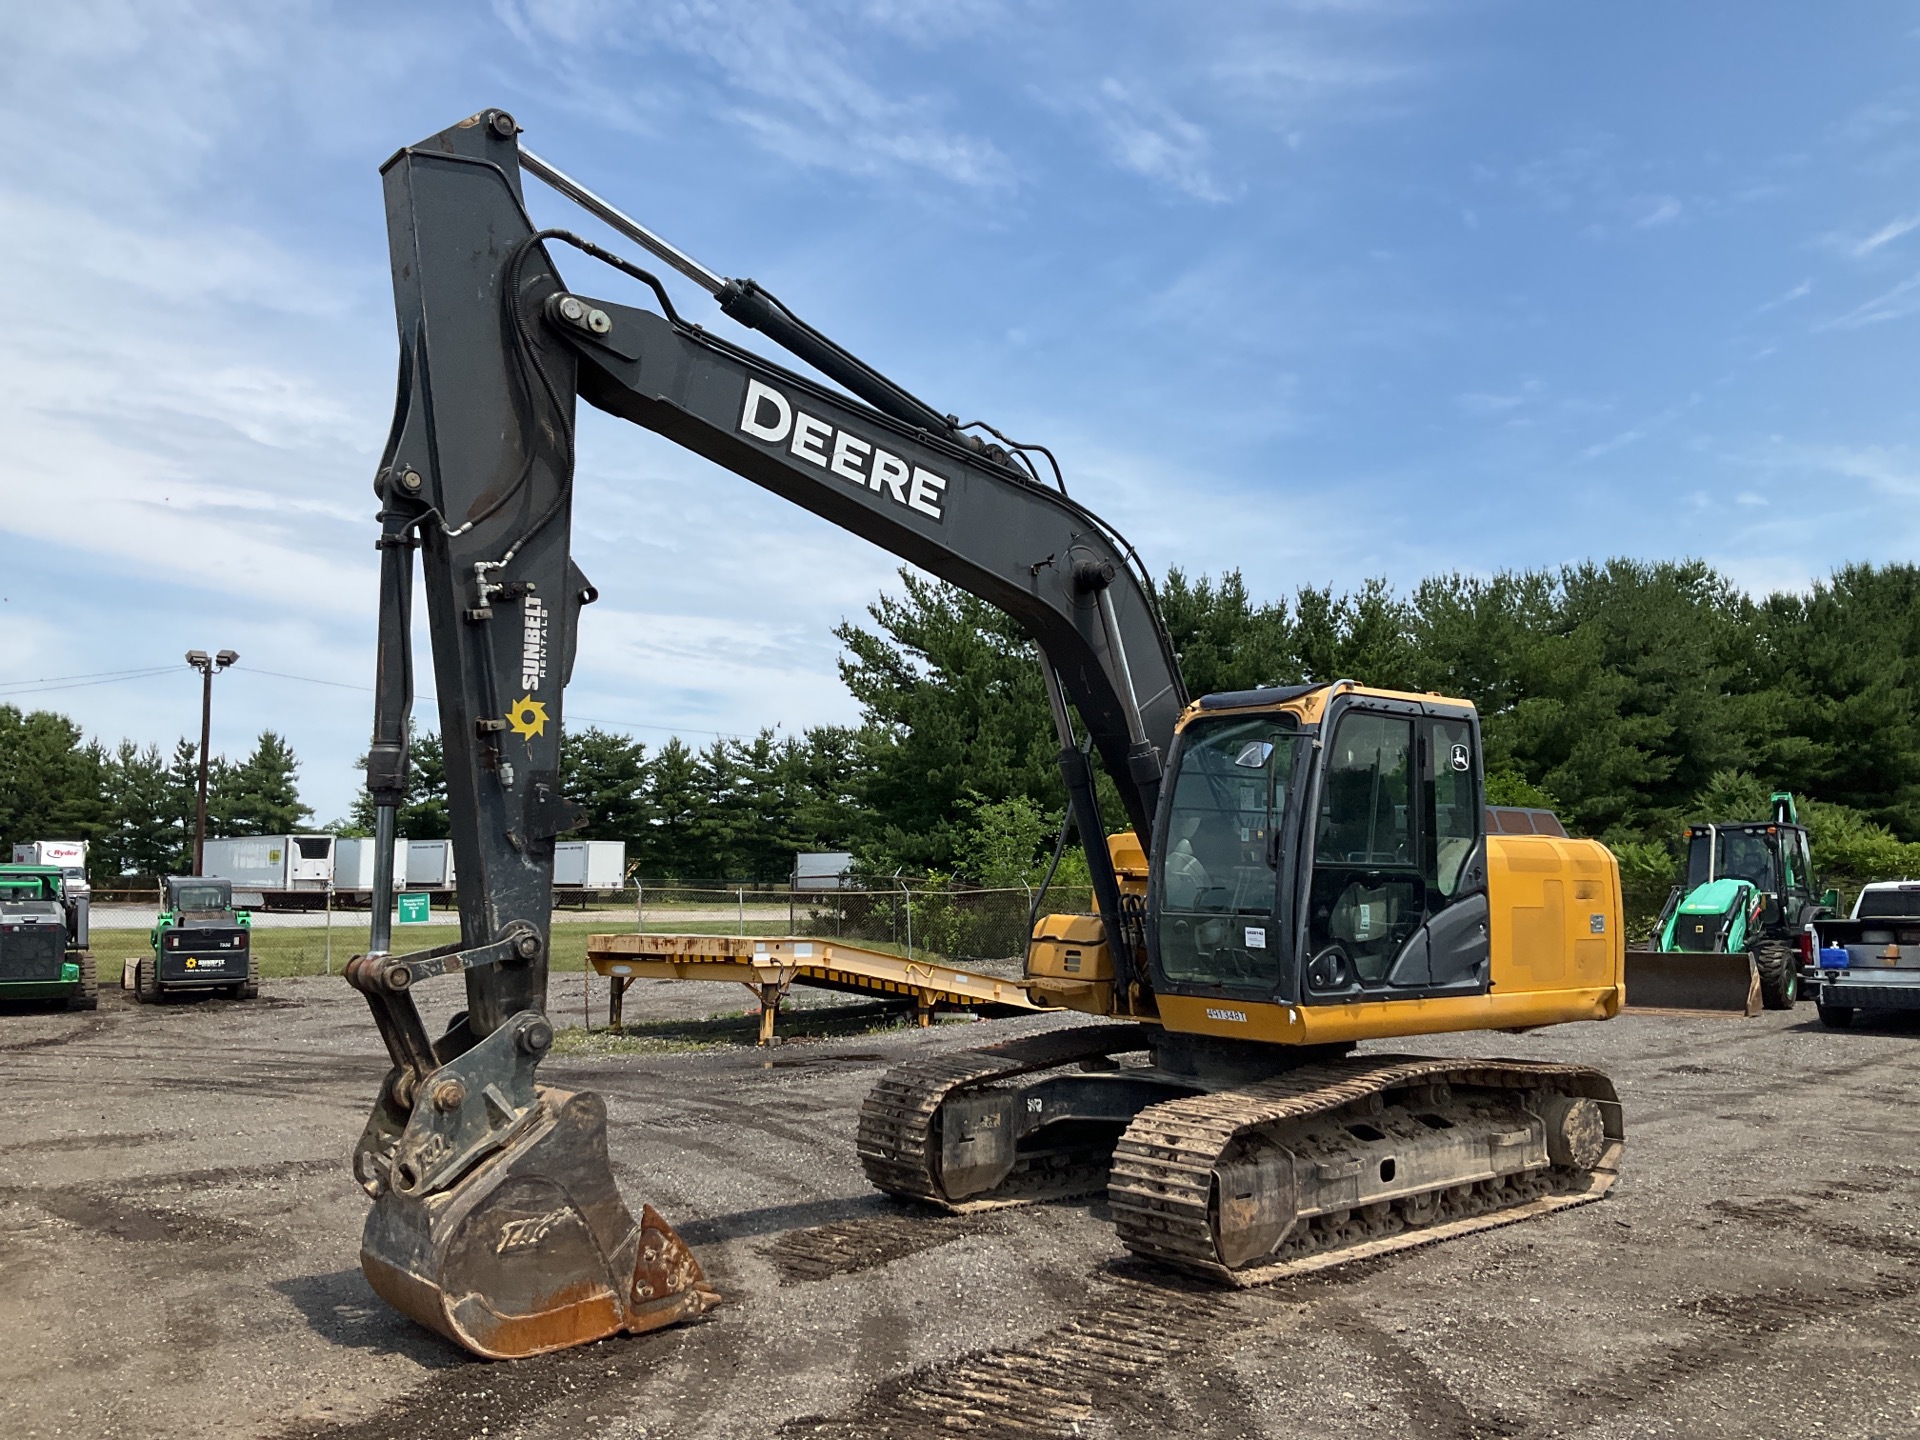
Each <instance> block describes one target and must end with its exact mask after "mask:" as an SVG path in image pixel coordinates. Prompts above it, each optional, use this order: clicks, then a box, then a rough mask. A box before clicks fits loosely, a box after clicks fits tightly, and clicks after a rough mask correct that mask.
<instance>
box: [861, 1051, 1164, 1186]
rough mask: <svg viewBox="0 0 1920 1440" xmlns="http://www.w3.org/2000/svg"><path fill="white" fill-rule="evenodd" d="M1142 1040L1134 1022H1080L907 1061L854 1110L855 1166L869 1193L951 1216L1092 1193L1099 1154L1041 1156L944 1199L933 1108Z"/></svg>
mask: <svg viewBox="0 0 1920 1440" xmlns="http://www.w3.org/2000/svg"><path fill="white" fill-rule="evenodd" d="M1148 1038H1149V1037H1148V1035H1147V1032H1146V1029H1145V1027H1144V1026H1142V1025H1139V1024H1125V1025H1080V1026H1075V1027H1073V1028H1071V1029H1067V1030H1049V1031H1047V1032H1046V1033H1045V1034H1041V1035H1028V1036H1023V1037H1022V1038H1020V1039H1018V1040H1007V1041H1003V1042H1002V1043H1000V1044H998V1045H987V1046H982V1047H981V1048H980V1049H977V1050H962V1051H960V1052H959V1053H957V1054H953V1055H938V1056H930V1057H928V1058H927V1059H924V1060H913V1061H909V1062H908V1063H907V1064H905V1065H901V1066H898V1067H896V1068H895V1069H893V1070H890V1071H888V1072H887V1074H886V1076H885V1078H883V1079H882V1080H881V1081H880V1083H879V1084H878V1085H876V1086H874V1088H873V1090H872V1091H871V1092H870V1093H869V1094H868V1096H867V1099H866V1102H865V1103H864V1104H863V1105H862V1106H861V1107H860V1128H859V1136H858V1142H857V1143H858V1147H859V1154H860V1164H861V1167H862V1168H863V1169H864V1170H865V1171H866V1172H867V1179H868V1180H869V1181H870V1182H871V1183H872V1184H873V1186H874V1188H875V1189H877V1190H882V1191H884V1192H886V1193H887V1194H889V1195H898V1196H900V1197H901V1198H903V1199H909V1200H920V1201H924V1202H925V1203H927V1204H930V1205H937V1206H939V1207H940V1208H941V1209H943V1210H949V1211H952V1212H953V1213H955V1214H964V1213H967V1212H969V1211H974V1210H987V1209H993V1208H995V1207H998V1206H1004V1205H1022V1204H1031V1203H1033V1202H1034V1201H1036V1200H1041V1199H1051V1198H1055V1197H1058V1196H1063V1195H1071V1194H1077V1193H1087V1192H1091V1191H1097V1190H1098V1189H1099V1188H1100V1187H1101V1186H1102V1185H1103V1184H1104V1183H1105V1182H1106V1174H1107V1166H1106V1160H1105V1156H1104V1153H1103V1154H1102V1155H1101V1156H1099V1157H1098V1158H1094V1157H1091V1156H1090V1157H1087V1158H1085V1159H1081V1160H1078V1161H1073V1160H1069V1161H1068V1163H1064V1164H1063V1163H1058V1162H1059V1161H1060V1160H1061V1159H1062V1158H1063V1157H1059V1156H1051V1157H1046V1158H1047V1159H1048V1160H1051V1161H1053V1162H1055V1163H1051V1164H1044V1163H1043V1164H1039V1165H1026V1166H1023V1167H1022V1168H1021V1170H1020V1171H1019V1173H1017V1174H1016V1175H1015V1176H1013V1177H1012V1178H1011V1179H1010V1180H1009V1181H1008V1183H1007V1184H1006V1185H1004V1186H1002V1187H1000V1188H999V1189H998V1190H996V1191H995V1192H994V1193H993V1194H992V1195H990V1196H983V1197H979V1198H974V1199H964V1200H950V1199H948V1198H947V1196H946V1194H945V1193H944V1192H943V1191H942V1190H941V1187H940V1175H939V1155H940V1136H939V1133H938V1117H939V1114H940V1107H941V1106H942V1105H944V1104H945V1103H946V1102H947V1101H948V1100H949V1099H950V1098H952V1097H953V1096H954V1095H956V1094H958V1093H959V1092H961V1091H963V1090H966V1089H970V1088H974V1087H979V1086H985V1085H989V1084H992V1083H993V1082H994V1081H997V1080H1006V1079H1010V1078H1012V1077H1013V1076H1016V1075H1027V1074H1032V1073H1034V1072H1036V1071H1040V1070H1052V1069H1056V1068H1058V1067H1060V1066H1063V1065H1072V1064H1075V1063H1077V1062H1079V1061H1082V1060H1095V1059H1103V1058H1105V1057H1107V1056H1110V1055H1117V1054H1124V1053H1126V1052H1127V1051H1129V1050H1143V1049H1145V1048H1146V1047H1147V1044H1148Z"/></svg>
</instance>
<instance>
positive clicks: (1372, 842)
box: [1301, 703, 1491, 1004]
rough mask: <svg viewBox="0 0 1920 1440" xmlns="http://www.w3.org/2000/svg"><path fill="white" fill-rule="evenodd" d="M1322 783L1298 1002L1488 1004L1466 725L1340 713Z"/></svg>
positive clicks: (1478, 828) (1477, 807) (1428, 716)
mask: <svg viewBox="0 0 1920 1440" xmlns="http://www.w3.org/2000/svg"><path fill="white" fill-rule="evenodd" d="M1319 780H1320V783H1319V788H1318V804H1317V806H1316V813H1315V815H1314V816H1313V824H1312V832H1311V833H1312V856H1311V864H1310V872H1309V877H1308V880H1307V883H1306V885H1305V887H1304V890H1305V894H1306V897H1307V905H1306V914H1305V916H1304V922H1305V930H1306V935H1305V942H1306V943H1305V951H1304V953H1305V955H1306V957H1307V960H1306V965H1305V968H1304V975H1303V980H1304V983H1303V985H1302V995H1301V998H1302V1000H1303V1001H1304V1002H1306V1003H1309V1004H1311V1003H1316V1002H1334V1001H1349V1000H1357V999H1370V1000H1384V999H1397V998H1416V997H1419V996H1422V995H1430V994H1435V993H1444V994H1463V993H1466V994H1471V993H1477V992H1481V991H1484V990H1485V988H1486V979H1487V970H1488V962H1489V960H1490V958H1491V944H1490V938H1489V934H1488V927H1487V917H1488V910H1487V896H1486V878H1485V876H1486V860H1485V854H1486V852H1485V839H1484V829H1483V827H1484V820H1483V815H1482V808H1481V803H1480V790H1481V787H1480V776H1479V745H1478V736H1477V735H1476V734H1475V731H1474V727H1473V723H1472V719H1471V716H1470V715H1467V714H1459V713H1454V714H1444V713H1443V714H1435V713H1433V712H1432V711H1430V710H1427V709H1425V708H1423V707H1421V706H1417V705H1413V704H1407V703H1399V704H1394V705H1393V706H1392V708H1391V709H1387V708H1384V707H1382V708H1375V707H1373V706H1366V705H1364V704H1359V705H1351V706H1348V707H1346V708H1345V709H1344V710H1342V711H1341V713H1339V714H1338V715H1337V716H1335V717H1334V718H1333V725H1332V738H1331V740H1330V741H1329V742H1328V743H1327V745H1326V747H1325V750H1324V752H1323V756H1322V764H1321V774H1320V777H1319Z"/></svg>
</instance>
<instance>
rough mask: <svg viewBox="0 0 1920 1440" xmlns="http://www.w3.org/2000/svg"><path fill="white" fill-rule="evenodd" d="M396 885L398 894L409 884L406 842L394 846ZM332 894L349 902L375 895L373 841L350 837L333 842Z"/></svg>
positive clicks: (368, 899) (364, 900)
mask: <svg viewBox="0 0 1920 1440" xmlns="http://www.w3.org/2000/svg"><path fill="white" fill-rule="evenodd" d="M393 888H394V892H395V893H396V894H398V893H399V892H400V891H402V890H404V889H406V888H407V845H406V842H405V841H402V842H401V843H400V844H398V845H396V846H394V847H393ZM333 894H334V898H335V899H336V900H340V901H343V902H344V903H346V904H348V905H365V904H368V903H370V902H371V901H372V899H373V841H372V840H370V839H363V838H360V837H357V836H355V837H349V838H347V839H343V840H335V841H334V842H333Z"/></svg>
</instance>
